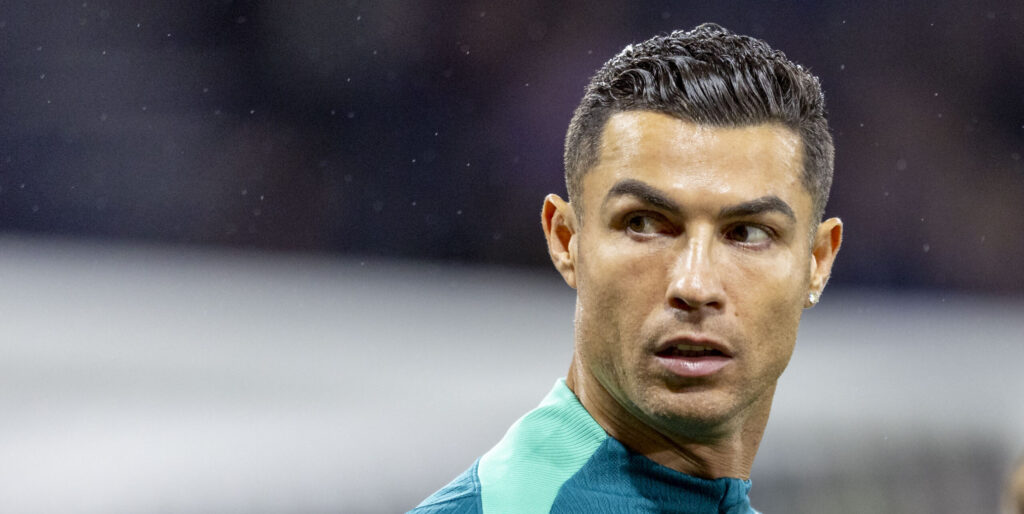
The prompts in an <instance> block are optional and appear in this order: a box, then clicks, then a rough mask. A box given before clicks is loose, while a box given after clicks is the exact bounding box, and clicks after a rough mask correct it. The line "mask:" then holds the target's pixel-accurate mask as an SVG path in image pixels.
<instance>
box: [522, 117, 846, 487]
mask: <svg viewBox="0 0 1024 514" xmlns="http://www.w3.org/2000/svg"><path fill="white" fill-rule="evenodd" d="M801 148H802V147H801V145H800V140H799V136H798V135H797V134H796V133H794V132H793V131H791V130H790V129H788V128H786V127H784V126H781V125H776V124H762V125H753V126H744V127H739V128H727V127H708V126H698V125H695V124H693V123H689V122H685V121H682V120H679V119H676V118H673V117H671V116H668V115H665V114H660V113H654V112H647V111H632V112H624V113H618V114H615V115H613V116H612V117H611V118H610V119H609V120H608V122H607V124H606V126H605V128H604V131H603V133H602V145H601V147H600V150H599V158H598V163H597V164H596V165H595V167H594V168H593V169H591V170H589V171H588V172H587V174H586V175H585V176H584V178H583V188H582V195H581V200H579V201H580V202H581V203H582V205H579V206H573V205H570V204H569V203H567V202H565V201H564V200H562V199H561V198H559V197H558V196H557V195H549V196H548V197H547V198H545V200H544V208H543V212H542V223H543V227H544V233H545V236H546V238H547V242H548V249H549V252H550V255H551V259H552V261H553V262H554V264H555V267H556V268H557V269H558V271H559V272H560V273H561V275H562V277H563V278H564V279H565V281H566V283H567V284H569V286H571V287H573V288H575V289H576V290H577V300H576V315H575V328H576V330H575V347H574V355H573V360H572V363H571V365H570V368H569V373H568V376H567V378H566V382H567V384H568V386H569V388H570V389H572V390H573V392H575V393H576V396H577V397H578V398H579V399H580V402H581V403H582V404H583V406H584V407H585V408H586V409H587V411H588V412H590V414H591V415H592V416H593V417H594V419H595V420H597V422H598V423H599V424H600V425H601V426H602V427H603V428H604V429H605V430H606V431H607V432H608V433H609V434H610V435H611V436H613V437H615V438H616V439H618V440H620V441H621V442H622V443H623V444H625V445H626V446H628V447H630V448H632V449H633V450H634V451H637V452H639V453H641V454H643V455H646V456H647V457H649V458H651V459H652V460H654V461H655V462H657V463H659V464H662V465H664V466H667V467H670V468H672V469H675V470H677V471H681V472H683V473H686V474H689V475H693V476H698V477H704V478H720V477H738V478H744V479H746V478H748V477H749V475H750V468H751V465H752V464H753V459H754V455H755V454H756V452H757V447H758V445H759V444H760V441H761V436H762V435H763V433H764V428H765V424H766V423H767V421H768V413H769V410H770V408H771V402H772V396H773V394H774V392H775V386H776V382H777V380H778V378H779V376H780V375H781V374H782V371H783V370H784V369H785V367H786V364H787V363H788V362H789V358H790V355H791V354H792V351H793V346H794V344H795V341H796V334H797V326H798V325H799V322H800V316H801V313H802V312H803V310H804V308H806V307H809V306H811V303H810V302H809V300H808V293H810V292H815V293H818V294H819V296H820V292H821V291H822V289H824V287H825V283H826V281H827V280H828V276H829V273H830V271H831V268H832V263H833V260H834V259H835V256H836V253H837V252H838V250H839V246H840V242H841V239H842V222H841V221H840V220H839V219H836V218H832V219H829V220H826V221H824V222H821V223H820V224H819V223H817V220H814V219H812V218H813V212H812V199H811V196H810V193H809V192H808V191H807V190H806V189H805V188H804V187H803V185H802V183H801V181H800V176H801V169H802V164H803V163H802V150H801ZM574 207H575V208H574ZM577 211H578V212H577ZM578 215H579V216H578ZM584 220H585V222H584ZM694 340H713V341H716V342H717V343H718V344H720V345H722V346H723V347H724V348H726V349H727V351H728V354H729V355H730V356H731V359H730V361H729V363H728V364H727V365H726V366H725V367H724V368H722V369H721V370H719V371H717V372H715V373H713V374H711V375H709V376H704V377H683V376H679V375H677V374H675V373H672V372H671V371H670V370H669V369H668V368H666V367H665V366H664V365H663V364H662V362H661V361H659V359H658V358H657V357H656V355H655V353H656V349H658V348H659V345H662V347H663V346H664V345H666V344H672V342H674V341H679V342H684V343H686V342H688V341H694Z"/></svg>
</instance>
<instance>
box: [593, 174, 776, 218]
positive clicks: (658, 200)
mask: <svg viewBox="0 0 1024 514" xmlns="http://www.w3.org/2000/svg"><path fill="white" fill-rule="evenodd" d="M619 196H632V197H634V198H636V199H638V200H641V201H643V202H644V203H647V204H650V205H653V206H654V207H657V208H659V209H662V210H665V211H669V212H672V213H679V212H681V211H682V208H681V207H680V206H679V204H678V203H676V202H675V201H673V200H672V199H671V198H669V197H668V195H666V194H665V193H663V192H661V191H660V190H658V189H657V188H655V187H653V186H651V185H650V184H647V183H645V182H641V181H639V180H636V179H624V180H620V181H618V182H616V183H615V185H614V186H612V188H611V189H609V190H608V194H606V195H605V197H604V201H603V202H602V205H604V204H606V203H608V201H609V200H611V199H612V198H616V197H619ZM768 212H778V213H781V214H783V215H785V216H786V217H787V218H789V219H791V220H793V221H796V215H795V214H794V213H793V208H792V207H790V206H789V204H788V203H786V202H784V201H783V200H782V199H781V198H779V197H778V196H775V195H766V196H762V197H760V198H755V199H753V200H750V201H746V202H743V203H740V204H736V205H730V206H728V207H723V208H722V210H720V211H718V217H719V218H740V217H744V216H754V215H757V214H764V213H768Z"/></svg>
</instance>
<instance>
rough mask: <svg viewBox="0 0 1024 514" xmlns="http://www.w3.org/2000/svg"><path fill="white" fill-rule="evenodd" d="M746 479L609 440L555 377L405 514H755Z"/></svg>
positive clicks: (563, 383) (609, 437) (574, 397)
mask: <svg viewBox="0 0 1024 514" xmlns="http://www.w3.org/2000/svg"><path fill="white" fill-rule="evenodd" d="M749 492H750V481H749V480H741V479H738V478H719V479H715V480H708V479H703V478H696V477H692V476H689V475H685V474H683V473H680V472H678V471H675V470H673V469H669V468H666V467H664V466H662V465H660V464H657V463H655V462H654V461H652V460H650V459H648V458H647V457H644V456H643V455H640V454H639V453H636V452H634V451H632V450H630V449H628V448H626V447H625V446H623V444H622V443H620V442H619V441H618V440H617V439H615V438H614V437H611V436H609V435H608V434H607V433H606V432H605V431H604V429H603V428H601V426H600V425H598V424H597V422H596V421H594V418H592V417H590V413H588V412H587V410H586V409H585V408H583V405H582V404H580V402H579V400H578V399H577V398H576V395H575V394H573V392H572V391H571V390H570V389H569V388H568V387H567V386H566V385H565V380H564V379H560V380H559V381H558V382H557V383H555V387H554V389H552V390H551V392H550V393H548V395H547V397H546V398H544V400H543V401H542V402H541V403H540V405H538V406H537V408H536V409H533V410H532V411H530V412H528V413H527V414H526V415H525V416H523V417H522V418H520V419H519V420H518V421H516V422H515V424H514V425H512V428H509V430H508V432H507V433H506V434H505V437H504V438H502V440H501V442H499V443H498V445H497V446H495V447H494V448H492V449H491V450H490V451H488V452H487V453H485V454H484V456H483V457H480V458H479V459H477V461H476V462H474V463H473V466H472V467H470V468H469V469H468V470H466V472H464V473H463V474H462V475H459V477H458V478H456V479H455V480H453V481H452V482H451V483H450V484H448V485H446V486H445V487H444V488H442V489H441V490H440V491H437V492H436V493H434V494H433V495H431V496H430V497H429V498H427V499H426V500H423V503H421V504H419V506H417V507H416V508H415V509H413V510H411V511H410V512H411V513H413V514H435V513H466V514H471V513H472V514H482V513H486V514H492V513H534V512H622V513H626V512H628V513H636V512H683V513H709V514H710V513H715V514H749V513H753V514H756V511H755V510H754V509H752V508H751V507H750V498H749V496H748V494H749Z"/></svg>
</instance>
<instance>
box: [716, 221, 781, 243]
mask: <svg viewBox="0 0 1024 514" xmlns="http://www.w3.org/2000/svg"><path fill="white" fill-rule="evenodd" d="M725 237H726V239H729V240H732V241H736V242H738V243H742V244H744V245H749V246H764V245H766V244H767V243H769V242H770V241H771V240H772V234H771V233H770V232H769V231H768V229H767V228H765V227H761V226H758V225H750V224H740V225H733V226H732V227H730V228H729V230H728V231H727V232H726V233H725Z"/></svg>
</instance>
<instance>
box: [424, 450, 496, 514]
mask: <svg viewBox="0 0 1024 514" xmlns="http://www.w3.org/2000/svg"><path fill="white" fill-rule="evenodd" d="M479 465H480V460H479V459H477V461H476V462H474V463H473V465H472V466H470V468H469V469H467V470H466V471H465V472H463V473H462V474H461V475H459V476H458V477H456V478H455V480H452V481H451V482H450V483H449V484H448V485H446V486H444V487H442V488H441V489H440V490H439V491H437V492H436V493H434V494H432V495H430V497H428V498H427V499H426V500H423V502H422V503H420V504H419V505H417V506H416V508H414V509H412V510H411V511H409V514H480V513H482V512H483V506H482V504H481V502H480V478H479V476H478V475H477V470H478V467H479Z"/></svg>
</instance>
